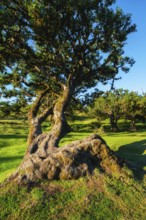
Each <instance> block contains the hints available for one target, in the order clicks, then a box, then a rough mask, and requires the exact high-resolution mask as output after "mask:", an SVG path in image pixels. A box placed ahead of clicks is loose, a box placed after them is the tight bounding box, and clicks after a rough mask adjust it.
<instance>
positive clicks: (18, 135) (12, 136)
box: [0, 134, 27, 139]
mask: <svg viewBox="0 0 146 220" xmlns="http://www.w3.org/2000/svg"><path fill="white" fill-rule="evenodd" d="M26 137H27V136H26V135H20V134H17V135H16V134H2V135H0V138H1V139H9V138H15V139H20V138H26Z"/></svg>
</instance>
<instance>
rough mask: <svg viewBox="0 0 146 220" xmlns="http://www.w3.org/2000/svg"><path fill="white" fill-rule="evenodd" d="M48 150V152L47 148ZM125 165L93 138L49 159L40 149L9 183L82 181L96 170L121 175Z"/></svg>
mask: <svg viewBox="0 0 146 220" xmlns="http://www.w3.org/2000/svg"><path fill="white" fill-rule="evenodd" d="M46 149H47V148H46ZM123 166H124V163H123V161H122V160H121V159H119V158H117V157H116V156H115V154H114V152H113V151H112V150H110V148H109V147H108V146H107V145H106V143H105V141H104V140H103V139H102V138H101V137H100V136H99V135H96V134H94V135H91V136H90V137H87V138H85V139H83V140H79V141H74V142H73V143H71V144H68V145H65V146H64V147H61V148H55V150H54V151H53V152H50V154H49V155H48V153H47V151H45V149H44V148H43V150H42V151H41V149H40V147H38V148H37V149H36V150H35V151H31V153H30V154H29V155H27V157H26V158H25V160H24V161H23V163H22V164H21V166H20V167H19V168H18V170H17V172H16V173H15V174H14V175H12V176H11V177H10V178H9V180H12V179H13V180H15V181H17V182H18V183H21V182H23V181H25V182H27V181H37V180H39V179H48V180H54V179H62V180H63V179H64V180H67V179H78V178H80V177H82V176H86V175H88V174H92V173H93V171H94V170H95V168H97V169H99V170H100V171H101V172H105V173H107V174H110V175H112V174H116V173H120V172H121V170H122V167H123Z"/></svg>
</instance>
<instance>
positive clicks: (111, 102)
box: [88, 89, 146, 131]
mask: <svg viewBox="0 0 146 220" xmlns="http://www.w3.org/2000/svg"><path fill="white" fill-rule="evenodd" d="M88 114H89V115H90V116H94V117H96V118H97V121H98V123H99V125H100V124H101V121H102V120H104V119H109V120H110V127H111V131H118V130H119V126H118V122H119V120H120V119H124V120H128V121H130V127H129V130H131V131H134V130H136V122H137V121H141V122H143V123H144V122H145V118H146V94H145V93H144V94H142V95H139V94H138V93H137V92H134V91H128V90H123V89H116V90H114V91H110V92H106V93H104V94H102V95H101V96H99V97H98V98H96V99H95V100H94V102H93V104H92V105H91V106H90V107H88Z"/></svg>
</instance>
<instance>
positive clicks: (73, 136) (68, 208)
mask: <svg viewBox="0 0 146 220" xmlns="http://www.w3.org/2000/svg"><path fill="white" fill-rule="evenodd" d="M94 121H95V120H94V119H90V118H86V117H83V116H82V117H81V116H80V117H78V118H77V120H76V121H74V123H73V125H72V127H73V132H71V133H69V134H68V135H67V136H66V137H65V138H64V139H63V140H62V141H61V143H60V146H63V145H64V144H67V143H69V142H71V141H73V140H77V139H82V138H84V137H87V136H88V135H90V134H91V133H94V131H95V128H93V127H92V123H93V122H94ZM105 126H107V128H108V126H109V125H108V121H106V122H105ZM122 126H123V125H122ZM43 129H44V130H46V131H48V130H49V129H50V128H49V127H48V126H47V123H45V124H44V126H43ZM121 130H122V131H120V132H117V133H111V132H106V133H104V134H102V137H103V138H104V139H105V140H106V142H107V144H108V145H109V146H110V148H111V149H113V150H114V151H115V152H116V153H117V154H118V155H120V156H121V157H123V158H125V159H127V160H128V161H130V162H131V163H133V164H134V169H133V170H132V171H129V177H127V178H126V179H117V178H113V177H109V176H106V175H104V174H101V173H99V171H98V170H96V172H95V176H90V177H85V178H80V179H79V180H74V181H73V180H72V181H71V180H70V181H52V182H45V181H41V182H39V183H36V184H35V185H32V186H31V185H30V186H21V187H19V186H15V187H14V185H11V184H8V185H5V186H4V187H2V188H0V219H2V220H5V219H6V220H13V219H14V220H16V219H19V220H27V219H29V220H31V219H32V220H33V219H35V220H40V219H45V220H46V219H48V220H55V219H56V220H57V219H59V220H63V219H66V220H74V219H75V220H82V219H83V220H84V219H85V220H94V219H95V220H96V219H97V220H98V219H99V220H106V219H107V220H131V219H132V220H139V219H141V220H145V219H146V214H145V213H146V208H145V207H146V192H145V188H146V138H145V137H146V129H145V128H144V127H143V125H140V126H139V130H138V131H136V132H127V131H123V129H121ZM27 133H28V127H27V124H23V123H22V122H21V121H13V122H11V123H10V122H9V121H7V122H6V123H0V181H1V182H2V181H3V180H4V179H5V178H6V177H7V176H8V175H10V174H11V173H12V172H14V170H15V169H16V168H17V166H18V165H19V164H20V163H21V160H22V158H23V155H24V153H25V150H26V140H27ZM135 167H136V169H135ZM135 170H136V172H135ZM131 172H133V174H134V177H135V179H134V178H131V177H130V176H131V175H130V173H131Z"/></svg>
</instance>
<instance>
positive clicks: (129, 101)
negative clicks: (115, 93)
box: [121, 90, 145, 131]
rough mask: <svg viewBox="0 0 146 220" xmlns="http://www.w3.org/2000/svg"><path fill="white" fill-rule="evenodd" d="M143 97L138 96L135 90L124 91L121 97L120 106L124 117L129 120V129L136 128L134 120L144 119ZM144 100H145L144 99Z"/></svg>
mask: <svg viewBox="0 0 146 220" xmlns="http://www.w3.org/2000/svg"><path fill="white" fill-rule="evenodd" d="M142 100H143V101H144V98H142V96H140V95H139V94H138V93H137V92H129V91H128V90H127V91H126V92H125V95H124V97H123V99H122V102H121V106H122V112H123V116H124V118H125V119H128V120H130V128H129V129H130V130H131V131H135V130H136V120H137V119H140V120H142V121H144V116H143V113H144V111H145V110H144V109H145V107H144V105H143V104H142V103H143V101H142ZM144 102H145V101H144Z"/></svg>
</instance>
